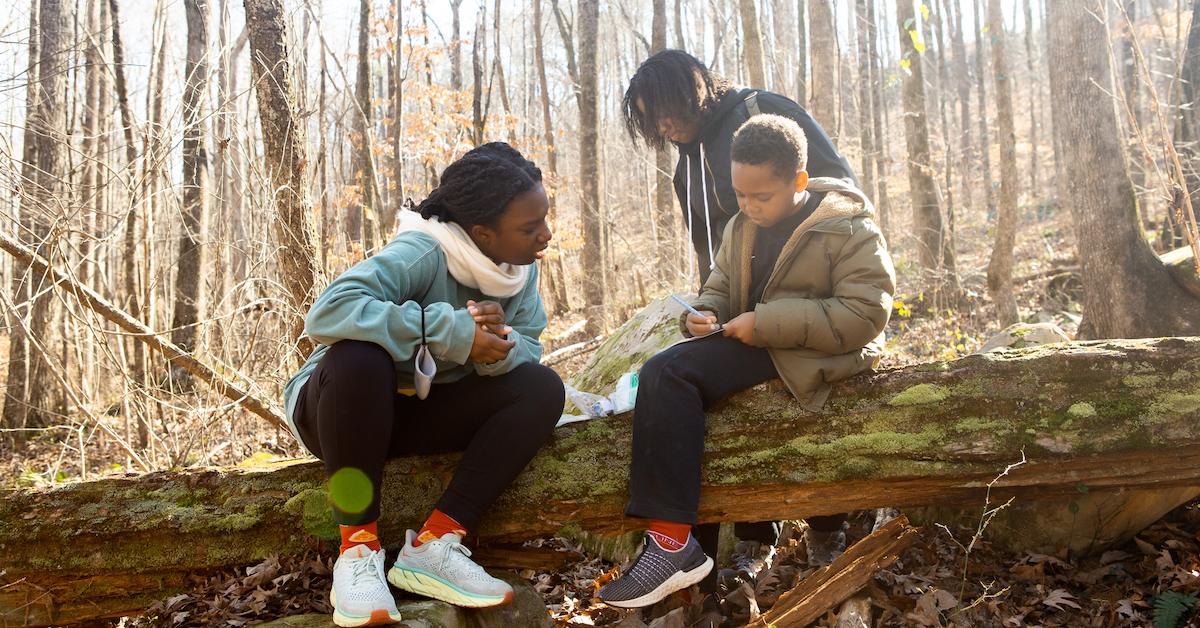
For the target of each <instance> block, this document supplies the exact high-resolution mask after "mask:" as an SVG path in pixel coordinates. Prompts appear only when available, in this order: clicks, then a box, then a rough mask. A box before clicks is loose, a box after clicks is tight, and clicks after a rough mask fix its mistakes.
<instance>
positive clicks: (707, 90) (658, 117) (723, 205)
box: [621, 50, 858, 285]
mask: <svg viewBox="0 0 1200 628" xmlns="http://www.w3.org/2000/svg"><path fill="white" fill-rule="evenodd" d="M621 108H622V110H623V114H624V117H625V127H626V129H627V130H628V131H629V134H630V136H631V137H633V138H634V139H637V138H639V137H640V138H641V139H642V140H644V141H645V142H646V144H648V145H649V146H651V147H653V148H663V147H664V146H666V143H667V142H671V143H673V144H675V146H676V148H678V149H679V161H678V163H676V164H675V177H674V184H675V196H676V197H677V198H678V199H679V206H680V207H681V208H682V209H683V219H684V223H685V224H687V225H688V231H689V232H690V235H691V238H692V247H693V248H694V249H695V250H696V260H697V263H698V264H699V269H698V270H699V272H700V285H704V282H705V281H706V280H707V279H708V273H709V272H710V271H711V269H712V268H711V267H712V256H713V253H715V252H716V250H717V249H719V248H721V234H722V233H724V231H725V224H726V223H728V222H729V219H730V218H732V217H734V216H736V215H737V213H738V205H737V199H736V198H735V197H734V193H733V183H732V182H731V179H730V175H729V166H730V163H729V147H730V144H732V142H733V134H734V132H735V131H737V130H738V128H739V127H741V126H742V123H744V122H745V121H746V120H748V119H750V116H753V115H756V114H759V113H774V114H777V115H781V116H784V117H787V118H791V119H792V120H795V121H796V124H799V125H800V128H801V129H802V130H803V131H804V135H805V137H807V138H808V172H809V175H810V176H811V177H813V178H817V177H832V178H835V179H846V180H848V181H850V182H851V183H857V182H858V181H857V179H856V178H855V176H854V172H853V170H851V169H850V163H849V162H847V161H846V158H845V157H844V156H842V154H841V153H840V152H838V150H837V148H836V147H835V146H834V145H833V142H832V141H831V140H830V139H829V135H828V134H827V133H825V129H823V128H821V125H820V124H818V123H817V121H816V120H814V119H813V117H812V116H811V115H809V113H808V112H807V111H805V110H804V108H803V107H801V106H800V105H798V104H796V103H795V102H794V101H793V100H791V99H790V98H788V97H787V96H782V95H780V94H775V93H772V92H768V91H766V90H761V89H753V88H739V87H735V86H734V85H733V84H732V83H730V82H729V81H728V80H727V79H725V78H723V77H721V76H718V75H716V74H713V73H712V72H710V71H709V70H708V68H707V67H705V66H704V64H703V63H701V62H700V60H699V59H696V58H695V57H693V56H692V55H690V54H688V53H686V52H683V51H682V50H664V51H662V52H660V53H658V54H655V55H654V56H652V57H650V58H649V59H646V60H645V61H643V62H642V65H641V66H639V67H638V69H637V72H636V73H635V74H634V75H633V78H632V79H630V80H629V87H628V89H626V90H625V98H624V100H623V102H622V104H621ZM702 166H703V167H702Z"/></svg>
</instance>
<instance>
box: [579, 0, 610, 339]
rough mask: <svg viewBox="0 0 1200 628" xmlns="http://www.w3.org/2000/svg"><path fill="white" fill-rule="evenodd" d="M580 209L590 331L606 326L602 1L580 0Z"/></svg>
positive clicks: (596, 331) (585, 291)
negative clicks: (601, 137)
mask: <svg viewBox="0 0 1200 628" xmlns="http://www.w3.org/2000/svg"><path fill="white" fill-rule="evenodd" d="M576 19H577V20H578V23H579V60H578V61H579V188H580V204H579V211H580V213H581V214H582V222H583V268H584V272H583V294H584V299H585V300H586V302H587V305H588V312H587V314H588V317H587V318H588V326H587V329H588V334H589V335H592V336H595V335H598V334H600V333H601V332H602V331H603V330H604V329H605V327H606V323H605V320H604V318H605V307H604V302H605V285H604V283H605V282H604V275H605V272H604V258H603V255H602V245H603V242H602V240H601V238H602V237H603V236H602V233H601V226H602V225H601V223H602V221H601V217H600V211H601V208H600V147H599V142H598V139H599V124H600V118H599V111H598V109H597V99H598V98H599V92H598V90H597V86H596V82H597V76H598V71H599V70H598V68H597V67H596V64H597V62H598V61H599V59H598V58H597V49H598V46H597V44H598V41H599V26H600V2H599V0H579V10H578V14H577V16H576Z"/></svg>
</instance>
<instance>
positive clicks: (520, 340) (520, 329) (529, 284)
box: [473, 264, 547, 375]
mask: <svg viewBox="0 0 1200 628" xmlns="http://www.w3.org/2000/svg"><path fill="white" fill-rule="evenodd" d="M537 285H538V267H537V264H534V265H533V266H532V272H530V273H529V279H528V281H526V283H525V287H524V288H523V289H522V290H521V292H520V293H518V294H517V296H516V298H514V299H513V300H512V302H510V303H509V311H506V312H505V313H504V316H505V318H506V319H508V326H509V327H512V332H510V333H509V334H508V338H507V339H508V340H516V342H517V344H516V345H514V346H513V348H512V349H511V350H510V351H509V352H508V355H507V356H505V357H504V359H503V360H500V361H498V362H493V363H492V364H479V363H473V365H474V366H475V371H476V372H477V373H479V374H480V375H503V374H505V373H507V372H509V371H511V370H513V369H515V368H517V367H518V366H521V365H522V364H525V363H526V362H537V361H539V360H541V359H542V343H541V341H540V340H539V339H540V338H541V336H542V331H543V330H545V329H546V322H547V320H546V310H545V309H544V308H543V307H542V298H541V297H540V296H539V295H538V288H537Z"/></svg>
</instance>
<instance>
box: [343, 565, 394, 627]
mask: <svg viewBox="0 0 1200 628" xmlns="http://www.w3.org/2000/svg"><path fill="white" fill-rule="evenodd" d="M329 603H330V604H333V623H335V624H337V625H339V626H346V627H348V628H353V627H355V626H383V625H386V624H395V623H399V621H400V612H399V611H397V610H396V600H395V598H393V597H392V592H391V590H390V589H388V585H387V580H386V579H384V577H383V550H379V551H372V550H371V548H369V547H367V546H366V545H355V546H354V547H351V548H350V549H348V550H346V551H344V552H342V555H341V556H338V559H337V562H336V563H334V565H333V589H331V590H330V591H329Z"/></svg>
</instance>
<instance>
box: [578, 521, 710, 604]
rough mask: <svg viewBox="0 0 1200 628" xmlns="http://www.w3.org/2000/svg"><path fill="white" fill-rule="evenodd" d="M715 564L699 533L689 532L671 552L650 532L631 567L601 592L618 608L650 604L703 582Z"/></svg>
mask: <svg viewBox="0 0 1200 628" xmlns="http://www.w3.org/2000/svg"><path fill="white" fill-rule="evenodd" d="M712 567H713V560H712V559H711V558H709V557H708V556H706V555H705V554H704V550H702V549H700V543H698V542H697V541H696V537H694V536H689V537H688V542H687V545H684V546H683V548H682V549H679V550H676V551H673V552H672V551H668V550H665V549H663V548H662V547H659V545H658V543H656V542H655V541H654V539H653V538H651V537H650V535H649V534H647V535H646V541H645V544H644V545H643V546H642V553H641V554H639V555H638V557H637V560H635V561H634V562H633V566H632V567H630V568H629V571H627V572H626V573H625V574H624V575H622V576H621V577H620V578H618V579H616V580H614V581H612V582H610V583H608V584H607V585H605V586H604V588H603V589H600V593H599V594H598V595H599V597H600V599H601V601H603V602H604V603H605V604H608V605H609V606H615V607H617V608H641V607H643V606H650V605H651V604H654V603H655V602H658V601H659V600H661V599H663V598H665V597H667V596H668V595H670V594H672V593H674V592H676V591H679V590H680V589H686V588H688V587H690V586H692V585H693V584H696V583H698V582H700V581H701V580H703V579H704V576H707V575H708V572H709V571H711V570H712Z"/></svg>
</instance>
